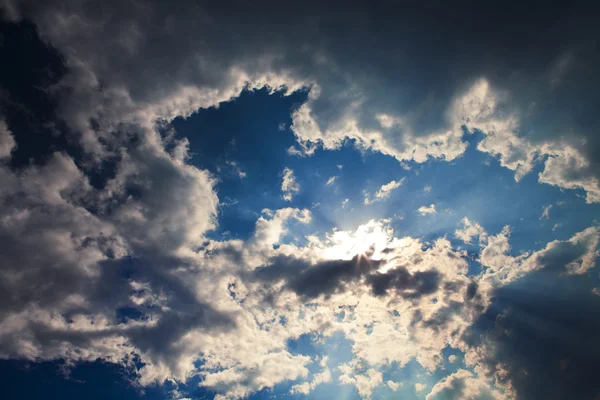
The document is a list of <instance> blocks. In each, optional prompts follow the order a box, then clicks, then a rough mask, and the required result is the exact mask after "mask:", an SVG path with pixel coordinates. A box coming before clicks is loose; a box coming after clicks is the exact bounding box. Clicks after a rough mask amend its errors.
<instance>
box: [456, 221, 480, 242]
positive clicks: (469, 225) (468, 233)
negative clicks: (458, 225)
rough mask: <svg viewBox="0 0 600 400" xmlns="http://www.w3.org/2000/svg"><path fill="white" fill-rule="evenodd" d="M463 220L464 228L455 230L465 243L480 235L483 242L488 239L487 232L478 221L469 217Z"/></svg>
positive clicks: (457, 236)
mask: <svg viewBox="0 0 600 400" xmlns="http://www.w3.org/2000/svg"><path fill="white" fill-rule="evenodd" d="M461 222H462V223H463V228H462V229H457V230H456V231H455V232H454V236H455V237H456V238H458V239H460V240H462V241H463V242H465V243H471V241H472V240H473V238H474V237H478V238H479V241H480V242H481V243H483V242H485V241H486V240H487V232H486V231H485V229H483V227H482V226H481V225H479V224H478V223H477V222H473V221H471V220H470V219H469V218H467V217H464V218H463V219H462V221H461Z"/></svg>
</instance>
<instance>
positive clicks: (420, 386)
mask: <svg viewBox="0 0 600 400" xmlns="http://www.w3.org/2000/svg"><path fill="white" fill-rule="evenodd" d="M426 388H427V385H426V384H424V383H415V391H416V392H417V393H421V392H422V391H423V390H425V389H426Z"/></svg>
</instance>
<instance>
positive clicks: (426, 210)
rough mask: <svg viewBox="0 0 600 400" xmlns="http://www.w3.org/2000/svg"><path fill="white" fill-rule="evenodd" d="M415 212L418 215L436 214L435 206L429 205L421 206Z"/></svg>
mask: <svg viewBox="0 0 600 400" xmlns="http://www.w3.org/2000/svg"><path fill="white" fill-rule="evenodd" d="M417 211H419V213H420V214H421V215H427V214H435V213H437V211H436V209H435V204H431V205H430V206H421V207H419V209H418V210H417Z"/></svg>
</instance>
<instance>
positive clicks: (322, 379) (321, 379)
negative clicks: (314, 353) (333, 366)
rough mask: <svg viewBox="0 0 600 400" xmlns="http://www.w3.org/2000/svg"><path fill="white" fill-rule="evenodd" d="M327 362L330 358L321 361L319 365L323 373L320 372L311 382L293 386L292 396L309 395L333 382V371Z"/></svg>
mask: <svg viewBox="0 0 600 400" xmlns="http://www.w3.org/2000/svg"><path fill="white" fill-rule="evenodd" d="M327 360H328V357H327V356H325V357H323V359H322V360H321V361H320V363H319V364H320V366H321V368H322V370H321V372H319V373H317V374H315V375H314V376H313V379H312V381H311V382H303V383H300V384H297V385H294V386H292V388H291V389H290V393H292V394H296V393H299V394H303V395H308V394H310V392H312V391H313V390H314V389H315V388H316V387H317V386H319V385H320V384H322V383H327V382H331V379H332V378H331V371H330V370H329V367H327Z"/></svg>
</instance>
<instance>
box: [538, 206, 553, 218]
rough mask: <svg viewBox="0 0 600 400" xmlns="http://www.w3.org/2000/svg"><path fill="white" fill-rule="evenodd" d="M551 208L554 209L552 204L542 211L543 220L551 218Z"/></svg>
mask: <svg viewBox="0 0 600 400" xmlns="http://www.w3.org/2000/svg"><path fill="white" fill-rule="evenodd" d="M550 210H552V204H550V205H549V206H547V207H544V211H543V212H542V216H541V217H540V219H541V220H544V219H550Z"/></svg>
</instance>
